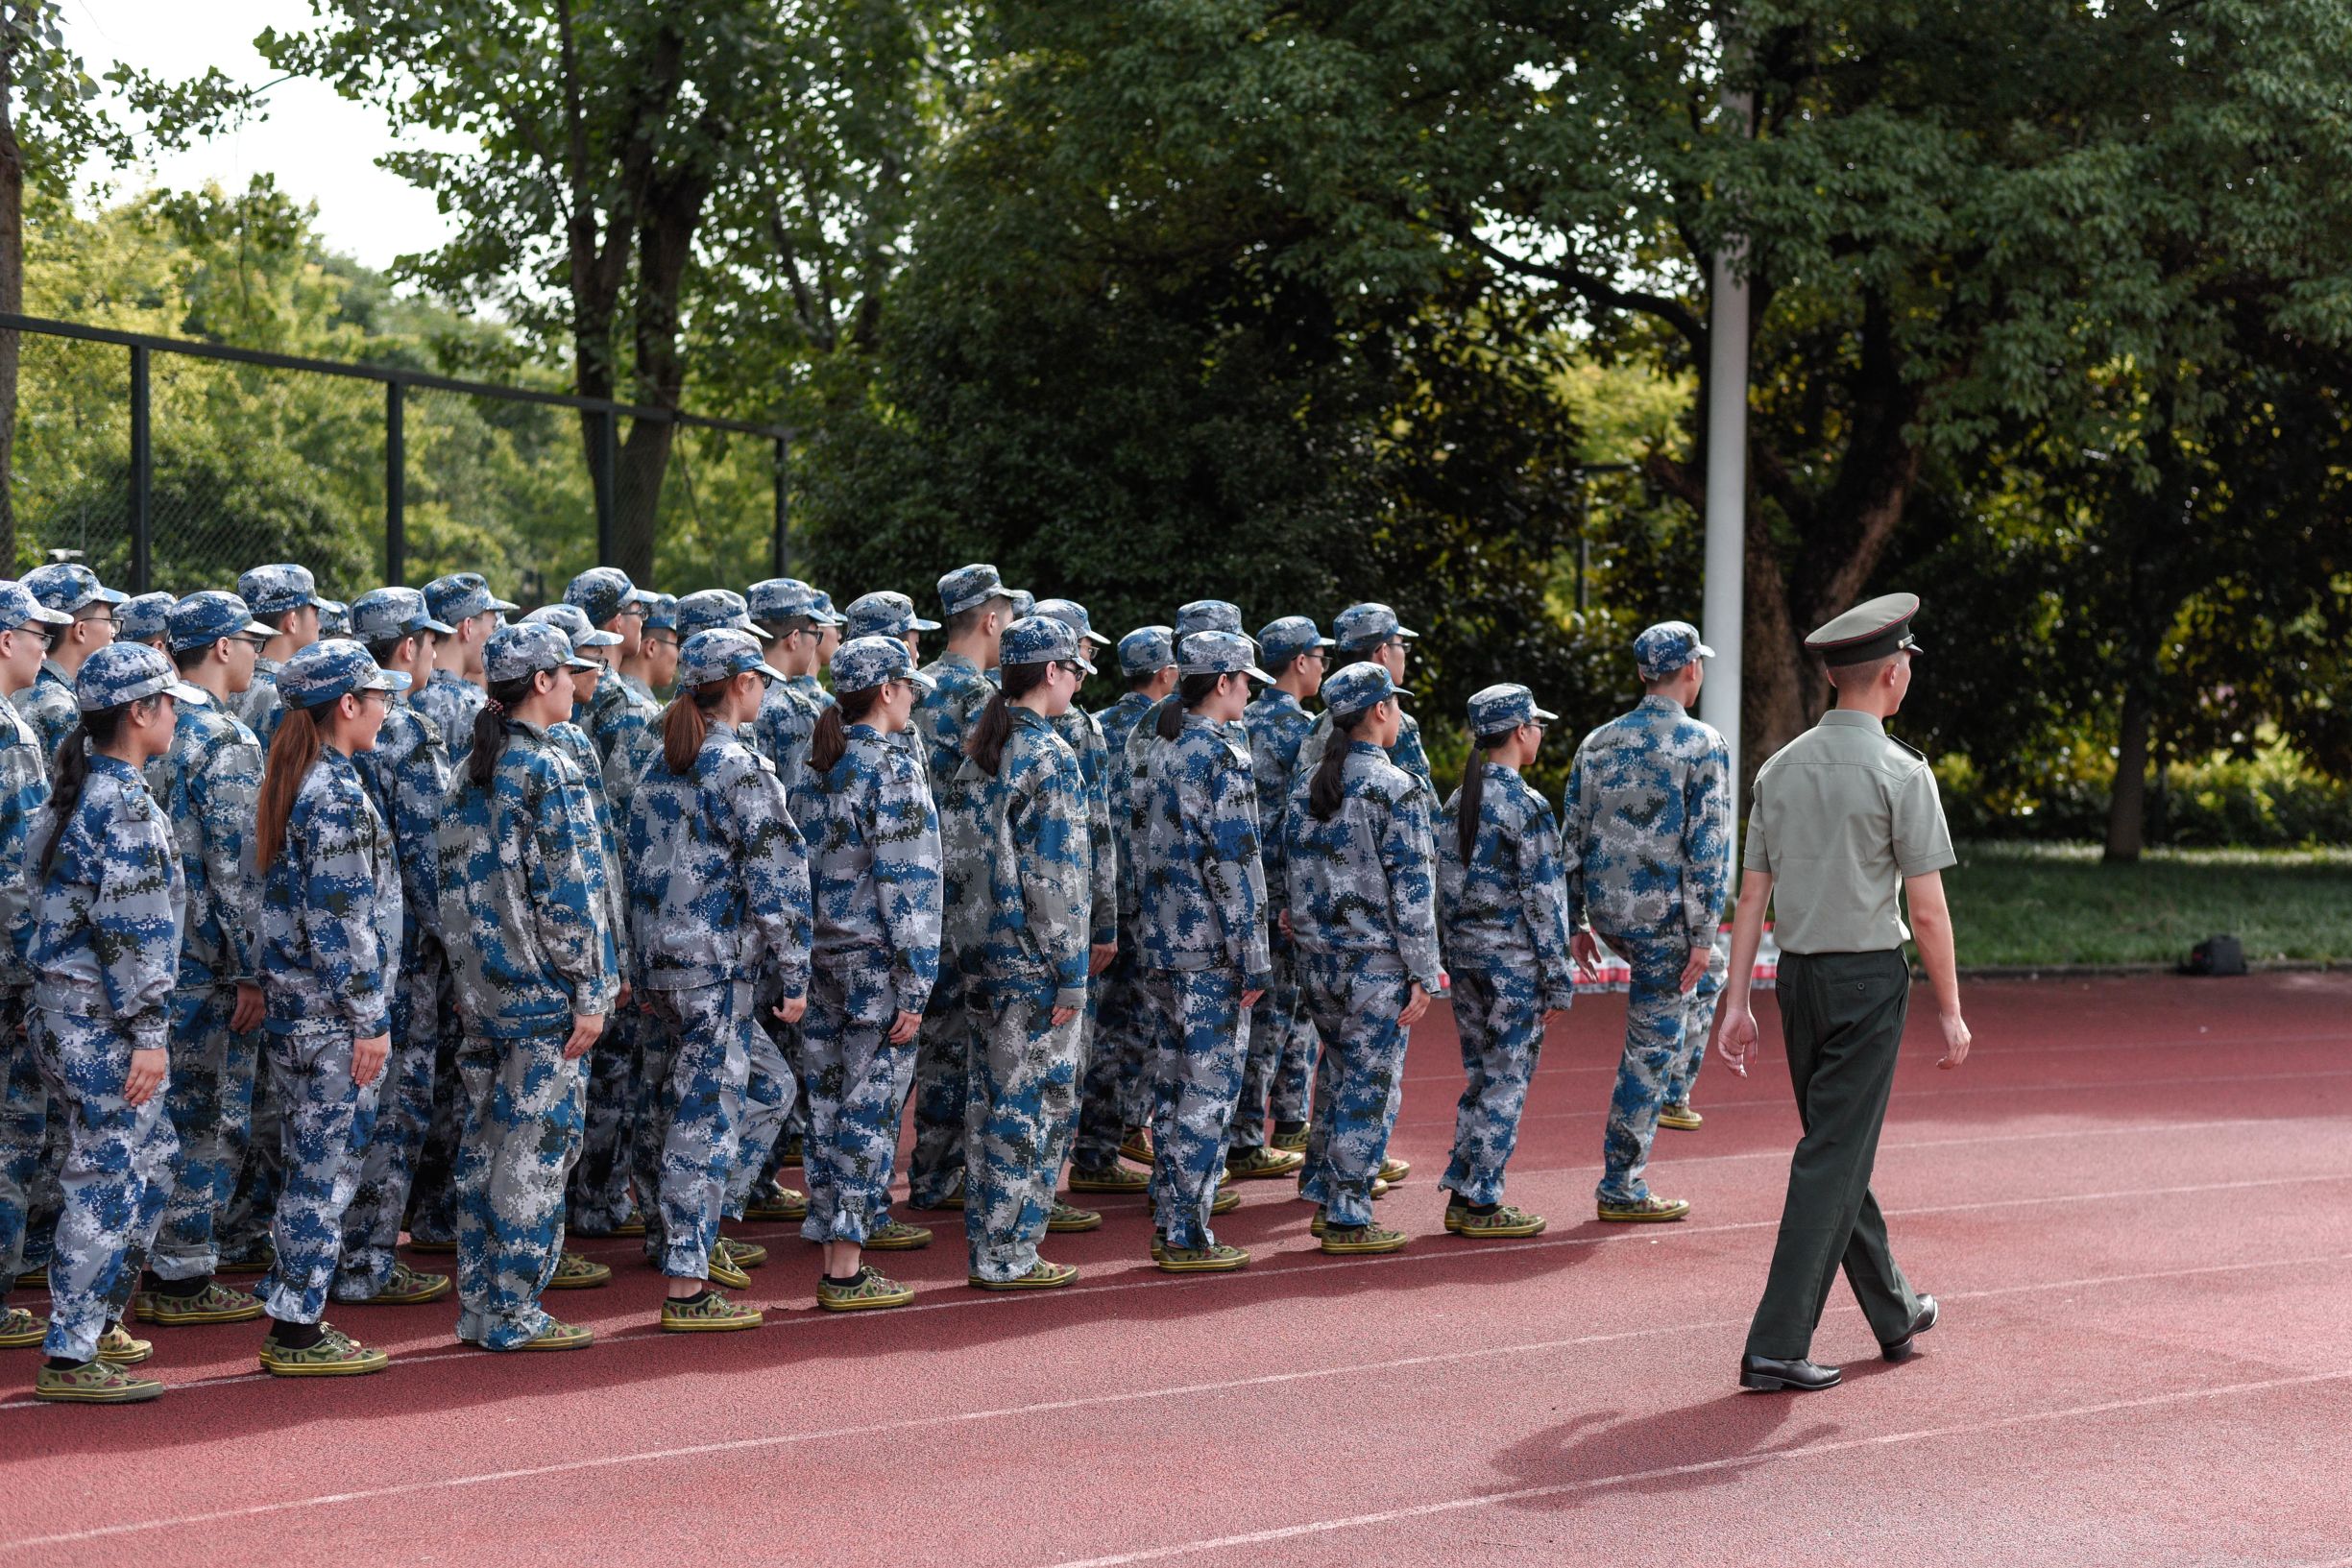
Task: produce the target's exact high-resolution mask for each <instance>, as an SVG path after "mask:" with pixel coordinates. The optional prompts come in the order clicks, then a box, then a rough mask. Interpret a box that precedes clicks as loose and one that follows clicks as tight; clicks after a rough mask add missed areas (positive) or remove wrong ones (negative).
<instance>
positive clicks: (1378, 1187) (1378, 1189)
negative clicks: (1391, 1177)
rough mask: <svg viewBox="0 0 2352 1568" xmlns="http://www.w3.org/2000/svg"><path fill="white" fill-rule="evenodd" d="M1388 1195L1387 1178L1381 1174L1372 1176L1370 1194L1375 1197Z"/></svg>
mask: <svg viewBox="0 0 2352 1568" xmlns="http://www.w3.org/2000/svg"><path fill="white" fill-rule="evenodd" d="M1388 1195H1389V1184H1388V1180H1387V1178H1385V1177H1382V1176H1374V1177H1373V1178H1372V1196H1373V1197H1375V1198H1383V1197H1386V1196H1388Z"/></svg>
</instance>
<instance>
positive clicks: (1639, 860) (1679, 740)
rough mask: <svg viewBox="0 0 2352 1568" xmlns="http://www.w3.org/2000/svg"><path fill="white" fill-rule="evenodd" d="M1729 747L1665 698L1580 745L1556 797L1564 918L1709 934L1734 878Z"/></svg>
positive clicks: (1612, 927)
mask: <svg viewBox="0 0 2352 1568" xmlns="http://www.w3.org/2000/svg"><path fill="white" fill-rule="evenodd" d="M1731 771H1732V758H1731V752H1730V750H1729V749H1728V748H1727V747H1726V746H1725V745H1724V743H1723V736H1720V735H1718V734H1716V733H1715V731H1714V729H1713V727H1712V726H1710V725H1707V724H1702V723H1701V722H1699V721H1698V720H1697V719H1694V718H1692V717H1690V716H1689V715H1688V714H1687V713H1685V712H1683V709H1682V705H1681V704H1679V703H1676V702H1673V701H1671V700H1669V699H1668V698H1665V697H1644V698H1642V699H1641V706H1640V707H1638V708H1636V709H1635V710H1634V711H1633V712H1630V713H1625V714H1622V715H1620V716H1619V717H1616V718H1613V719H1611V720H1610V721H1609V722H1608V723H1606V724H1604V725H1602V726H1601V727H1600V728H1599V729H1597V730H1595V731H1593V732H1592V733H1591V734H1590V735H1588V736H1585V740H1584V744H1583V745H1581V746H1578V747H1577V748H1576V761H1575V765H1574V766H1573V767H1571V768H1570V769H1569V771H1568V785H1567V791H1566V793H1565V794H1564V796H1563V797H1562V799H1561V806H1560V829H1561V839H1562V843H1563V853H1564V858H1565V859H1566V861H1567V899H1568V920H1569V922H1570V923H1571V924H1572V925H1574V926H1577V927H1579V928H1582V927H1585V926H1588V925H1589V926H1594V927H1597V928H1599V929H1601V930H1602V931H1604V932H1608V931H1615V932H1618V933H1621V934H1625V935H1642V934H1651V933H1655V934H1658V935H1667V934H1674V935H1680V936H1683V937H1684V938H1685V940H1687V941H1690V942H1693V943H1697V942H1709V943H1711V942H1712V941H1713V940H1714V938H1715V928H1716V925H1717V924H1718V922H1719V921H1720V919H1721V916H1722V913H1723V900H1724V896H1725V894H1726V892H1727V891H1728V889H1729V886H1730V882H1731V875H1732V867H1731V782H1730V781H1731Z"/></svg>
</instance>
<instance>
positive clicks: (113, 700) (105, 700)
mask: <svg viewBox="0 0 2352 1568" xmlns="http://www.w3.org/2000/svg"><path fill="white" fill-rule="evenodd" d="M158 693H161V694H162V695H165V696H168V697H172V698H174V699H176V700H178V701H180V702H190V701H194V702H202V701H204V700H205V694H204V693H203V692H202V691H200V690H198V689H197V688H194V687H192V686H189V685H188V684H187V683H186V682H184V681H182V680H181V679H180V672H179V671H178V670H176V669H174V668H173V667H172V662H171V661H170V660H168V659H166V658H164V657H163V655H162V652H161V651H160V650H158V649H156V648H151V647H149V646H148V645H147V644H146V643H144V642H109V643H108V644H107V645H106V646H105V647H103V648H100V649H99V650H98V651H97V652H96V653H93V654H91V655H90V656H89V657H88V658H87V659H85V660H84V661H82V668H81V669H80V670H79V671H78V672H77V673H76V674H75V676H74V707H76V708H78V709H80V710H81V711H82V712H85V713H95V712H100V711H102V710H104V709H108V708H120V707H121V706H122V705H123V704H125V703H127V702H137V701H138V700H139V699H141V698H142V697H152V696H155V695H157V694H158Z"/></svg>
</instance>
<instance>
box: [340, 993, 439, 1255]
mask: <svg viewBox="0 0 2352 1568" xmlns="http://www.w3.org/2000/svg"><path fill="white" fill-rule="evenodd" d="M448 994H449V965H448V963H447V961H446V960H444V959H443V958H442V956H441V954H440V952H439V950H438V949H434V950H432V951H430V952H429V953H417V954H414V955H411V957H410V958H409V959H407V960H406V961H404V962H403V963H402V964H401V967H400V982H399V983H398V984H397V985H396V986H394V988H393V992H392V1052H391V1054H390V1055H388V1056H386V1057H385V1058H384V1071H383V1073H382V1075H381V1076H380V1077H379V1078H378V1079H377V1081H376V1130H375V1132H374V1133H373V1134H371V1135H370V1137H369V1139H368V1145H367V1148H366V1150H365V1151H364V1152H363V1153H362V1154H361V1155H360V1161H359V1190H358V1191H357V1192H355V1193H353V1194H352V1205H351V1207H350V1208H349V1209H347V1210H345V1211H344V1215H343V1261H342V1264H341V1266H339V1267H338V1268H337V1270H336V1272H335V1286H334V1298H335V1299H336V1300H337V1301H365V1300H367V1299H368V1298H369V1297H371V1296H373V1295H375V1294H376V1292H377V1291H381V1290H382V1289H383V1288H384V1287H385V1286H387V1285H389V1284H390V1283H391V1282H392V1269H393V1266H394V1265H395V1264H397V1263H398V1262H399V1261H400V1257H399V1251H398V1248H399V1246H400V1221H401V1218H402V1217H403V1216H404V1215H405V1214H406V1213H407V1210H408V1194H409V1189H410V1187H411V1185H412V1184H413V1182H414V1180H415V1177H416V1172H417V1162H418V1159H419V1156H420V1155H421V1154H422V1153H423V1152H424V1139H425V1135H426V1133H427V1132H429V1131H430V1130H431V1127H432V1122H433V1089H434V1084H433V1065H434V1062H435V1061H436V1059H437V1058H438V1057H439V1056H440V1054H441V1033H442V1027H443V1018H442V1014H441V1013H440V1011H439V1006H440V999H441V998H443V997H444V996H446V995H448Z"/></svg>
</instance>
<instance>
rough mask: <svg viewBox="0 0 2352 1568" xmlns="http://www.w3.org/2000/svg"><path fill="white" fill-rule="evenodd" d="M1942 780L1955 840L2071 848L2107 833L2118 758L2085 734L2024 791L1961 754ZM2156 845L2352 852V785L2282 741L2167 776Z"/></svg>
mask: <svg viewBox="0 0 2352 1568" xmlns="http://www.w3.org/2000/svg"><path fill="white" fill-rule="evenodd" d="M1936 775H1937V777H1938V778H1939V779H1941V780H1942V782H1943V785H1944V808H1945V812H1946V814H1947V815H1948V816H1949V817H1950V818H1951V821H1952V832H1954V833H1956V834H1958V835H1960V836H1962V837H1979V836H1989V835H2000V836H2002V837H2011V838H2020V839H2032V840H2035V841H2038V842H2046V843H2047V842H2066V841H2072V840H2076V839H2082V838H2089V837H2096V836H2098V835H2100V834H2102V833H2104V832H2105V831H2106V823H2107V804H2108V800H2109V797H2110V796H2111V795H2112V793H2113V791H2114V788H2115V758H2114V757H2113V755H2112V754H2111V753H2110V752H2109V751H2108V749H2107V748H2106V747H2104V746H2101V745H2098V744H2097V742H2096V740H2095V739H2094V738H2093V737H2092V736H2089V735H2088V734H2085V733H2081V732H2078V733H2077V734H2076V736H2074V738H2073V741H2071V742H2069V743H2065V744H2060V745H2058V746H2055V747H2053V748H2052V749H2051V750H2050V751H2049V752H2048V753H2047V754H2045V756H2044V757H2043V759H2042V760H2041V761H2040V763H2039V765H2038V766H2037V767H2036V768H2035V769H2034V771H2033V774H2032V776H2031V778H2030V780H2027V781H2025V782H2017V783H2009V784H1996V783H1994V782H1993V781H1992V780H1991V779H1989V778H1988V777H1987V776H1986V775H1985V774H1983V773H1981V772H1979V771H1978V770H1977V769H1976V767H1975V766H1974V765H1973V764H1972V763H1971V762H1970V760H1968V758H1967V757H1965V756H1964V755H1962V754H1959V753H1950V754H1947V755H1946V756H1945V757H1944V758H1943V759H1942V760H1940V761H1939V762H1938V763H1937V765H1936ZM2008 777H2012V778H2014V777H2016V776H2015V775H2013V774H2012V775H2008ZM2148 837H2149V839H2150V841H2151V842H2154V843H2158V844H2170V845H2174V846H2178V847H2182V848H2192V847H2195V848H2216V849H2218V848H2222V847H2226V846H2230V845H2241V846H2245V847H2248V848H2280V849H2288V848H2299V847H2306V846H2312V845H2319V844H2344V843H2352V784H2346V783H2345V782H2344V781H2343V780H2341V779H2337V778H2331V777H2329V776H2327V775H2326V774H2323V773H2321V772H2319V771H2317V770H2316V769H2315V768H2314V767H2312V765H2311V764H2310V762H2309V761H2308V760H2306V759H2305V758H2303V757H2302V756H2301V755H2300V754H2298V753H2297V752H2295V751H2293V750H2291V749H2290V748H2289V747H2287V746H2286V745H2285V744H2283V743H2281V742H2280V741H2279V740H2278V739H2277V738H2276V737H2275V736H2273V737H2272V738H2271V740H2270V741H2269V742H2268V743H2267V744H2261V745H2259V746H2258V747H2256V748H2255V749H2254V751H2253V753H2252V755H2251V756H2245V757H2236V756H2231V755H2229V754H2227V753H2221V754H2217V755H2214V756H2210V757H2207V758H2204V759H2201V760H2196V761H2194V762H2174V763H2171V764H2170V765H2169V766H2167V767H2166V768H2165V769H2164V770H2163V777H2162V783H2161V784H2160V785H2158V787H2156V788H2155V789H2153V790H2152V791H2151V792H2150V794H2149V797H2148Z"/></svg>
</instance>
